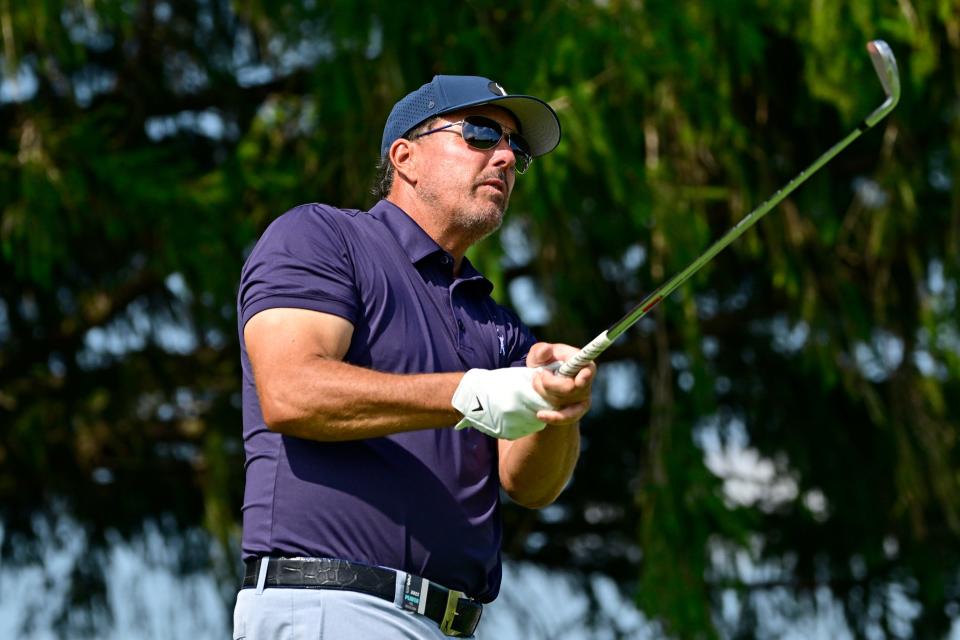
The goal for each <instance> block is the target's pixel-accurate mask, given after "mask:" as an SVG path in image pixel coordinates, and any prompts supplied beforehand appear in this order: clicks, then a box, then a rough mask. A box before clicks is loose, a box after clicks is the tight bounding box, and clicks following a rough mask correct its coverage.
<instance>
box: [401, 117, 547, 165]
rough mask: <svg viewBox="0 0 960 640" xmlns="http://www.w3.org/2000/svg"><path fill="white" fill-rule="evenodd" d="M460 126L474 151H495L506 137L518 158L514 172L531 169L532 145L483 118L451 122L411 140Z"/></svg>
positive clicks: (492, 121) (496, 123)
mask: <svg viewBox="0 0 960 640" xmlns="http://www.w3.org/2000/svg"><path fill="white" fill-rule="evenodd" d="M458 124H459V125H462V126H461V127H460V136H461V137H463V141H464V142H466V143H467V144H468V145H469V146H471V147H473V148H474V149H480V150H484V151H485V150H487V149H493V148H494V147H495V146H497V145H498V144H500V141H501V140H503V138H504V137H506V138H507V145H509V147H510V150H511V151H513V157H514V158H516V164H515V165H514V171H516V172H517V173H518V174H522V173H524V172H526V170H527V169H529V168H530V163H531V162H533V154H531V153H530V145H529V144H527V141H526V140H524V139H523V136H521V135H520V134H519V133H504V132H503V127H502V126H500V123H499V122H497V121H496V120H491V119H490V118H485V117H483V116H467V117H466V118H464V119H463V120H460V121H458V122H451V123H450V124H445V125H443V126H442V127H437V128H436V129H430V130H429V131H424V132H423V133H421V134H418V135H416V136H414V137H413V138H411V140H416V139H417V138H422V137H423V136H428V135H430V134H431V133H437V132H438V131H444V130H446V129H449V128H450V127H455V126H456V125H458Z"/></svg>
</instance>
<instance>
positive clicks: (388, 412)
mask: <svg viewBox="0 0 960 640" xmlns="http://www.w3.org/2000/svg"><path fill="white" fill-rule="evenodd" d="M352 336H353V325H352V324H351V323H350V322H349V321H347V320H345V319H344V318H341V317H339V316H335V315H332V314H327V313H320V312H317V311H310V310H306V309H287V308H283V309H267V310H265V311H261V312H260V313H258V314H256V315H255V316H253V317H252V318H250V320H249V321H247V324H246V325H245V326H244V329H243V338H244V342H245V343H246V346H247V355H248V356H249V358H250V363H251V364H252V366H253V375H254V380H255V381H256V387H257V397H258V398H259V399H260V409H261V411H262V412H263V418H264V421H265V422H266V424H267V427H269V428H270V429H271V430H273V431H277V432H280V433H283V434H286V435H291V436H297V437H301V438H309V439H311V440H326V441H333V440H355V439H360V438H376V437H379V436H384V435H389V434H391V433H400V432H403V431H412V430H415V429H428V428H438V427H445V426H449V425H451V424H454V423H455V422H457V421H458V420H459V419H460V417H461V416H460V413H459V412H458V411H457V410H455V409H454V408H453V407H452V406H451V404H450V398H451V397H452V396H453V393H454V391H455V390H456V388H457V385H458V384H459V383H460V379H461V378H462V377H463V373H425V374H414V375H403V374H392V373H382V372H379V371H373V370H370V369H365V368H363V367H357V366H354V365H350V364H347V363H345V362H343V361H342V360H343V357H344V356H345V355H346V353H347V349H348V348H349V347H350V339H351V337H352Z"/></svg>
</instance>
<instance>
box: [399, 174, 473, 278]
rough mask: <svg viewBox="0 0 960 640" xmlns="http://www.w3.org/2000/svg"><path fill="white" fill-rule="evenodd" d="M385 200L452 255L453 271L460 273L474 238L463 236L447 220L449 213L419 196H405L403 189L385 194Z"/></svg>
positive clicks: (449, 217)
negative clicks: (439, 209) (437, 208)
mask: <svg viewBox="0 0 960 640" xmlns="http://www.w3.org/2000/svg"><path fill="white" fill-rule="evenodd" d="M387 201H389V202H392V203H393V204H395V205H396V206H398V207H399V208H401V209H403V211H404V213H406V214H407V215H408V216H410V218H411V219H412V220H413V221H414V222H416V223H417V225H418V226H419V227H420V228H421V229H423V231H424V232H425V233H426V234H427V235H428V236H430V237H431V238H432V239H433V241H434V242H436V243H437V244H438V245H440V247H441V248H442V249H443V250H444V251H446V252H447V253H449V254H450V255H451V256H453V268H454V273H460V265H461V264H463V256H464V254H465V253H466V252H467V249H469V248H470V246H471V245H472V244H473V243H474V242H476V240H472V239H469V238H464V237H463V234H462V233H460V232H458V230H457V229H455V228H453V226H452V225H451V224H450V223H449V222H448V221H449V220H450V219H451V216H450V215H447V214H445V212H442V211H437V210H436V209H435V208H434V207H432V206H430V205H429V204H428V203H425V202H424V201H423V200H421V199H419V198H411V197H407V196H405V195H404V193H403V191H400V190H397V189H394V190H393V191H391V192H390V195H389V196H387Z"/></svg>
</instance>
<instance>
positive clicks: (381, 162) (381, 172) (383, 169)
mask: <svg viewBox="0 0 960 640" xmlns="http://www.w3.org/2000/svg"><path fill="white" fill-rule="evenodd" d="M438 117H439V116H435V117H432V118H427V119H426V120H424V121H423V122H421V123H420V124H418V125H417V126H416V127H414V128H413V129H411V130H410V131H407V132H406V133H405V134H403V135H402V136H400V137H401V138H407V139H409V138H412V137H416V136H417V135H418V134H421V133H423V132H424V131H427V130H428V129H430V127H432V126H433V124H434V123H435V122H436V121H437V119H438ZM391 144H392V143H391ZM388 151H389V149H388ZM395 176H396V172H395V171H394V169H393V163H392V162H390V156H389V154H386V155H383V156H380V158H379V159H378V160H377V167H376V177H375V178H374V180H373V188H371V189H370V193H371V194H373V197H374V198H376V199H377V200H383V199H384V198H386V197H387V196H388V195H390V190H391V189H393V179H394V177H395Z"/></svg>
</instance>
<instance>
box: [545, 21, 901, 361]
mask: <svg viewBox="0 0 960 640" xmlns="http://www.w3.org/2000/svg"><path fill="white" fill-rule="evenodd" d="M867 51H868V52H869V54H870V60H871V61H872V62H873V67H874V69H876V72H877V75H878V76H880V84H882V85H883V91H884V93H886V96H887V99H886V100H884V102H883V104H881V105H880V106H879V107H877V108H876V109H875V110H874V111H873V113H871V114H870V115H868V116H867V117H866V118H865V119H864V121H863V122H862V123H861V124H860V126H859V127H857V128H856V129H855V130H854V131H853V132H851V133H850V134H849V135H847V137H845V138H844V139H843V140H841V141H840V142H838V143H836V144H835V145H833V146H832V147H830V148H829V149H828V150H827V151H826V152H825V153H824V154H823V155H821V156H820V157H819V158H817V159H816V161H814V163H813V164H811V165H810V166H809V167H807V168H806V169H804V170H803V171H802V172H800V174H799V175H798V176H797V177H795V178H794V179H793V180H791V181H790V182H788V183H787V185H786V186H784V187H783V188H781V189H780V190H779V191H777V192H776V193H774V194H773V196H772V197H771V198H770V199H769V200H767V201H766V202H764V203H763V204H761V205H760V206H759V207H757V208H756V209H754V210H753V211H751V212H750V213H749V214H748V215H747V216H745V217H744V218H743V219H742V220H740V222H738V223H737V224H736V226H734V227H733V228H732V229H730V231H728V232H727V233H726V234H725V235H724V236H723V237H722V238H720V239H719V240H717V241H716V242H715V243H714V244H713V245H712V246H711V247H710V248H709V249H707V250H706V251H705V252H704V253H703V255H701V256H700V257H699V258H697V259H696V260H694V261H693V262H692V263H691V264H690V265H689V266H688V267H687V268H686V269H684V270H683V271H681V272H680V273H678V274H677V275H675V276H674V277H673V278H671V279H670V280H668V281H667V282H666V283H664V284H663V285H661V286H660V287H659V288H657V289H656V290H655V291H653V292H652V293H651V294H649V295H648V296H646V297H645V298H644V299H643V300H641V301H640V304H638V305H637V306H636V307H634V308H633V309H631V310H630V311H629V312H628V313H627V315H625V316H623V318H621V319H620V320H618V321H617V322H615V323H614V324H612V325H611V326H610V327H609V328H608V329H606V330H605V331H604V332H603V333H601V334H600V335H598V336H597V337H596V338H594V339H593V340H591V341H590V342H589V343H588V344H587V345H586V346H585V347H583V349H581V350H580V351H579V352H578V353H577V354H575V355H574V356H573V357H571V358H570V359H569V360H567V361H566V362H564V363H563V364H562V365H560V367H559V369H558V371H559V373H560V375H563V376H568V377H573V376H575V375H577V372H579V371H580V370H581V369H583V368H584V367H585V366H587V365H588V364H589V363H591V362H593V361H594V360H595V359H596V358H597V357H598V356H599V355H600V354H601V353H603V352H604V351H605V350H606V349H607V347H609V346H610V345H611V344H613V341H614V340H616V339H617V338H618V337H619V336H620V334H622V333H623V332H624V331H626V330H627V329H629V328H630V327H632V326H633V325H634V324H636V323H637V321H639V320H640V318H642V317H644V316H645V315H647V314H648V313H649V312H650V311H651V310H652V309H653V308H654V307H656V306H657V305H658V304H660V301H662V300H663V299H664V298H666V297H667V296H668V295H670V294H671V293H673V291H674V290H676V289H677V288H678V287H679V286H680V285H682V284H683V283H684V282H686V281H687V280H688V279H690V277H691V276H692V275H693V274H695V273H696V272H697V271H699V270H700V269H701V268H703V265H705V264H707V263H708V262H710V260H712V259H713V258H714V256H716V255H717V254H718V253H720V251H722V250H723V249H724V248H725V247H726V246H727V245H729V244H730V243H731V242H733V241H734V240H736V239H737V238H739V237H740V236H741V235H742V234H743V232H744V231H746V230H747V229H749V228H750V227H752V226H753V225H754V224H756V222H757V221H758V220H759V219H760V218H762V217H763V216H764V215H766V214H767V212H768V211H770V210H771V209H772V208H773V207H775V206H776V205H777V204H779V203H780V202H782V201H783V199H784V198H786V197H787V196H788V195H789V194H790V193H791V192H792V191H793V190H794V189H796V188H797V187H798V186H800V185H801V184H802V183H803V182H804V181H805V180H806V179H807V178H809V177H810V176H811V175H813V174H814V173H816V171H817V170H818V169H820V167H822V166H823V165H825V164H826V163H827V162H829V161H830V160H832V159H833V157H834V156H836V155H837V154H838V153H840V152H841V151H842V150H843V149H845V148H846V147H847V146H848V145H849V144H850V143H851V142H853V141H854V140H856V139H857V138H859V137H860V135H861V134H862V133H863V132H864V131H866V130H868V129H870V128H871V127H872V126H873V125H875V124H876V123H877V122H879V121H880V120H882V119H883V118H884V117H885V116H886V115H887V114H888V113H890V112H891V111H892V110H893V108H894V107H895V106H897V102H898V101H899V100H900V75H899V72H898V70H897V60H896V58H894V56H893V51H891V50H890V47H889V45H887V43H886V42H884V41H883V40H872V41H870V42H868V43H867Z"/></svg>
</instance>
